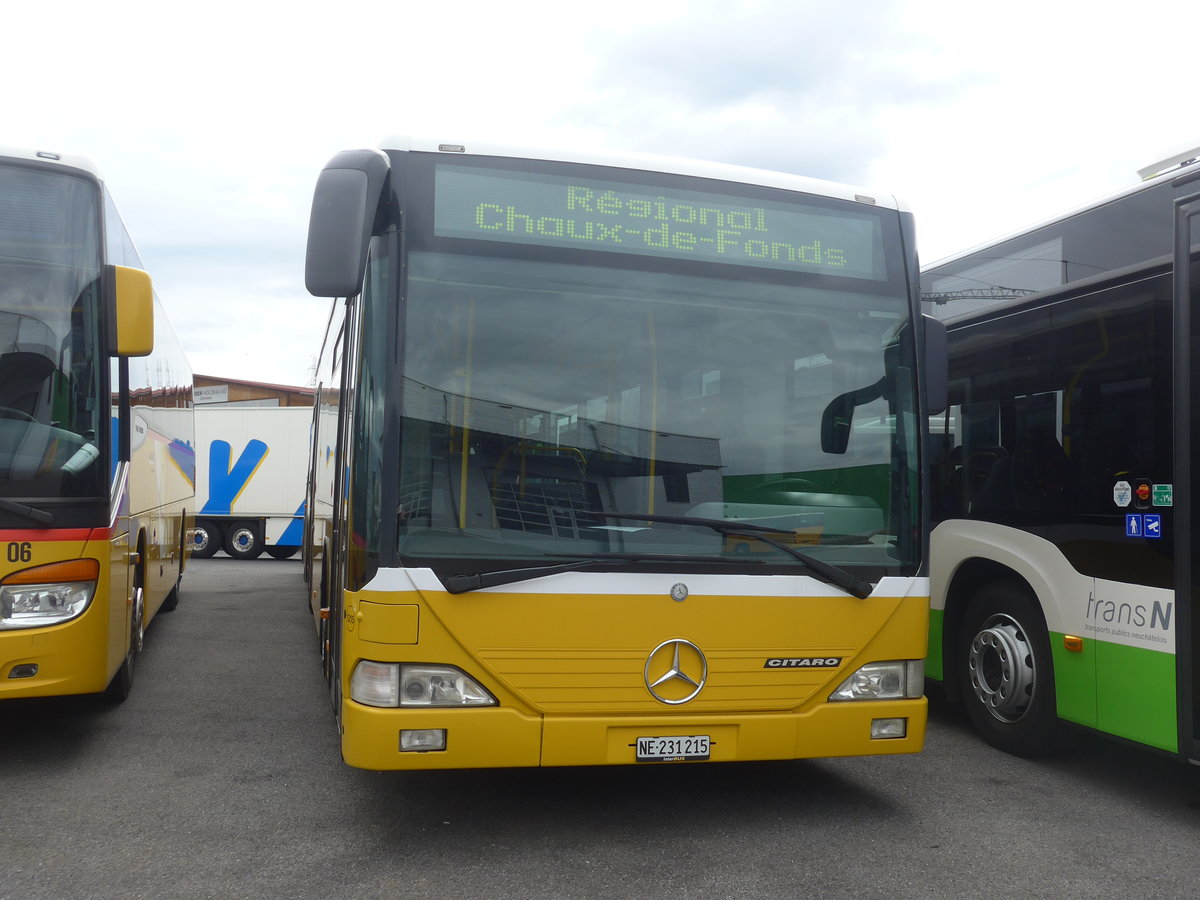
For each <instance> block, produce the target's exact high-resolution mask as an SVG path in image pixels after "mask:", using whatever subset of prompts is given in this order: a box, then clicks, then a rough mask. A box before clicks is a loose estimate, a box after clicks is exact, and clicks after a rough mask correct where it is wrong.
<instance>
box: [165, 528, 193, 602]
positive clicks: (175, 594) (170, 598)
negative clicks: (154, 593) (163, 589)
mask: <svg viewBox="0 0 1200 900" xmlns="http://www.w3.org/2000/svg"><path fill="white" fill-rule="evenodd" d="M186 540H187V537H186V535H185V536H184V537H181V538H180V539H179V545H180V546H179V574H178V575H176V576H175V586H174V587H173V588H171V592H170V593H169V594H167V596H166V597H164V598H163V602H162V606H161V607H159V609H160V610H161V611H162V612H174V611H175V610H177V609H178V608H179V588H180V585H182V584H183V566H184V563H185V561H186V560H187V556H186V554H184V552H183V550H184V547H183V544H184V541H186Z"/></svg>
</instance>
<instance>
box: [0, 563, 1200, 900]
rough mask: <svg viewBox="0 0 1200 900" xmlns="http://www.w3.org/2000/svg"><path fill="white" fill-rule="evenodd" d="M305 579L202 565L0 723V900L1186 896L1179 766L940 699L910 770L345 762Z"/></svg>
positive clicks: (1189, 852)
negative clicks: (99, 687) (114, 664)
mask: <svg viewBox="0 0 1200 900" xmlns="http://www.w3.org/2000/svg"><path fill="white" fill-rule="evenodd" d="M300 571H301V569H300V564H299V562H298V561H295V560H292V561H285V562H280V561H276V560H271V559H269V558H265V557H264V558H261V559H258V560H255V561H251V562H242V561H236V560H228V559H223V558H220V557H218V558H214V559H210V560H203V561H195V562H193V563H192V564H191V566H190V568H189V571H188V573H187V576H186V577H185V580H184V590H183V593H182V601H181V603H180V606H179V609H178V610H176V611H175V612H171V613H166V614H163V615H160V616H159V617H158V618H157V619H156V620H155V621H154V622H153V623H152V625H151V627H150V628H149V629H148V631H147V635H146V649H145V652H144V653H143V654H142V656H141V657H140V658H139V660H138V665H137V671H136V676H135V684H134V689H133V693H132V695H131V696H130V698H129V699H128V700H127V701H126V702H125V703H124V704H121V705H117V706H112V705H107V704H105V703H103V702H100V701H98V700H95V699H92V698H81V699H65V700H52V701H9V702H6V703H4V704H0V898H6V900H7V898H14V900H15V898H76V897H78V898H93V897H94V898H110V897H111V898H117V897H122V898H124V897H131V898H132V897H143V898H174V897H179V898H207V897H214V898H216V897H220V898H225V897H256V898H261V897H287V898H291V897H297V898H307V897H313V898H318V897H319V898H360V897H361V898H376V897H378V898H397V897H399V898H408V897H412V898H441V897H484V898H509V897H539V898H540V897H545V898H557V897H563V898H573V897H580V898H591V897H597V898H610V897H611V898H626V897H628V898H659V897H664V898H666V897H685V898H700V897H703V898H708V897H747V898H748V897H756V898H761V897H821V898H825V897H829V898H838V897H847V898H849V897H854V898H871V897H880V898H882V897H887V898H907V897H912V898H923V897H987V898H995V897H1031V896H1032V897H1055V898H1060V897H1062V898H1066V897H1079V898H1095V897H1122V898H1127V897H1143V896H1145V897H1150V896H1154V897H1180V898H1183V897H1192V896H1194V895H1195V893H1196V888H1195V883H1196V881H1197V880H1198V876H1200V860H1198V856H1197V847H1198V837H1200V780H1198V779H1197V774H1198V773H1197V772H1196V770H1194V769H1189V768H1187V767H1184V766H1183V765H1181V764H1179V763H1176V762H1174V761H1172V760H1170V759H1166V758H1163V757H1159V756H1155V755H1153V754H1151V753H1148V752H1146V751H1143V750H1139V749H1134V748H1128V747H1123V746H1120V745H1117V744H1113V743H1110V742H1106V741H1101V742H1090V743H1085V744H1084V745H1083V746H1082V748H1081V749H1079V750H1077V751H1075V752H1074V753H1073V754H1071V755H1069V756H1065V757H1062V758H1059V759H1054V760H1050V761H1041V762H1034V761H1028V760H1021V759H1016V758H1014V757H1010V756H1006V755H1004V754H1002V753H999V752H997V751H994V750H992V749H991V748H989V747H986V746H984V745H983V744H981V743H980V742H979V741H978V740H977V739H976V738H975V736H974V735H973V734H972V733H971V732H970V731H969V729H968V728H967V726H966V725H965V723H964V722H963V721H962V719H961V718H960V717H959V716H958V715H956V714H955V712H954V711H952V710H947V709H946V708H944V706H942V705H941V704H935V705H934V708H933V712H932V716H931V722H930V729H929V736H928V740H927V744H926V751H925V753H923V754H921V755H919V756H905V757H877V758H861V759H842V760H815V761H801V762H788V763H766V764H738V765H725V766H714V765H686V766H649V767H644V768H639V767H619V768H593V769H546V770H512V771H509V770H494V771H468V772H438V773H377V772H365V771H360V770H355V769H350V768H348V767H346V766H345V765H343V764H342V762H341V760H340V756H339V752H338V737H337V733H336V728H335V725H334V722H333V718H332V715H331V713H330V709H329V703H328V698H327V696H326V693H325V688H324V684H323V682H322V680H321V675H320V664H319V660H318V657H317V654H316V639H315V634H314V631H313V628H312V623H311V619H310V618H309V617H308V615H307V613H306V610H305V606H304V586H303V583H302V581H301V577H300Z"/></svg>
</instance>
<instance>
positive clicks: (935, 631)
mask: <svg viewBox="0 0 1200 900" xmlns="http://www.w3.org/2000/svg"><path fill="white" fill-rule="evenodd" d="M945 616H946V611H945V610H944V609H931V610H929V651H928V654H929V655H928V656H926V657H925V677H927V678H934V679H937V680H938V681H941V680H942V679H943V678H945V677H946V676H945V672H944V671H943V670H944V668H945V665H946V664H945V661H944V660H943V659H942V619H943V618H945Z"/></svg>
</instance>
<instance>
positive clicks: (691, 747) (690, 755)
mask: <svg viewBox="0 0 1200 900" xmlns="http://www.w3.org/2000/svg"><path fill="white" fill-rule="evenodd" d="M711 743H712V742H711V740H710V739H709V736H708V735H707V734H687V735H670V736H666V737H640V738H638V739H637V761H638V762H677V761H681V760H685V759H708V754H709V745H710V744H711Z"/></svg>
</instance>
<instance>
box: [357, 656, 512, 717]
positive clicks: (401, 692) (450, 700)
mask: <svg viewBox="0 0 1200 900" xmlns="http://www.w3.org/2000/svg"><path fill="white" fill-rule="evenodd" d="M350 698H351V699H352V700H355V701H357V702H358V703H363V704H366V705H367V706H384V707H395V706H400V707H405V708H410V707H425V708H432V707H442V708H446V707H455V706H495V705H496V698H495V697H493V696H492V695H491V694H489V693H488V692H487V691H486V690H484V689H483V688H482V687H481V686H480V684H479V682H477V681H476V680H475V679H474V678H472V677H471V676H469V675H467V674H466V673H465V672H463V671H462V670H461V669H456V668H455V667H454V666H427V665H408V664H401V663H381V662H372V661H371V660H366V659H364V660H362V661H361V662H359V664H358V665H357V666H355V667H354V674H353V676H351V678H350Z"/></svg>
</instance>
